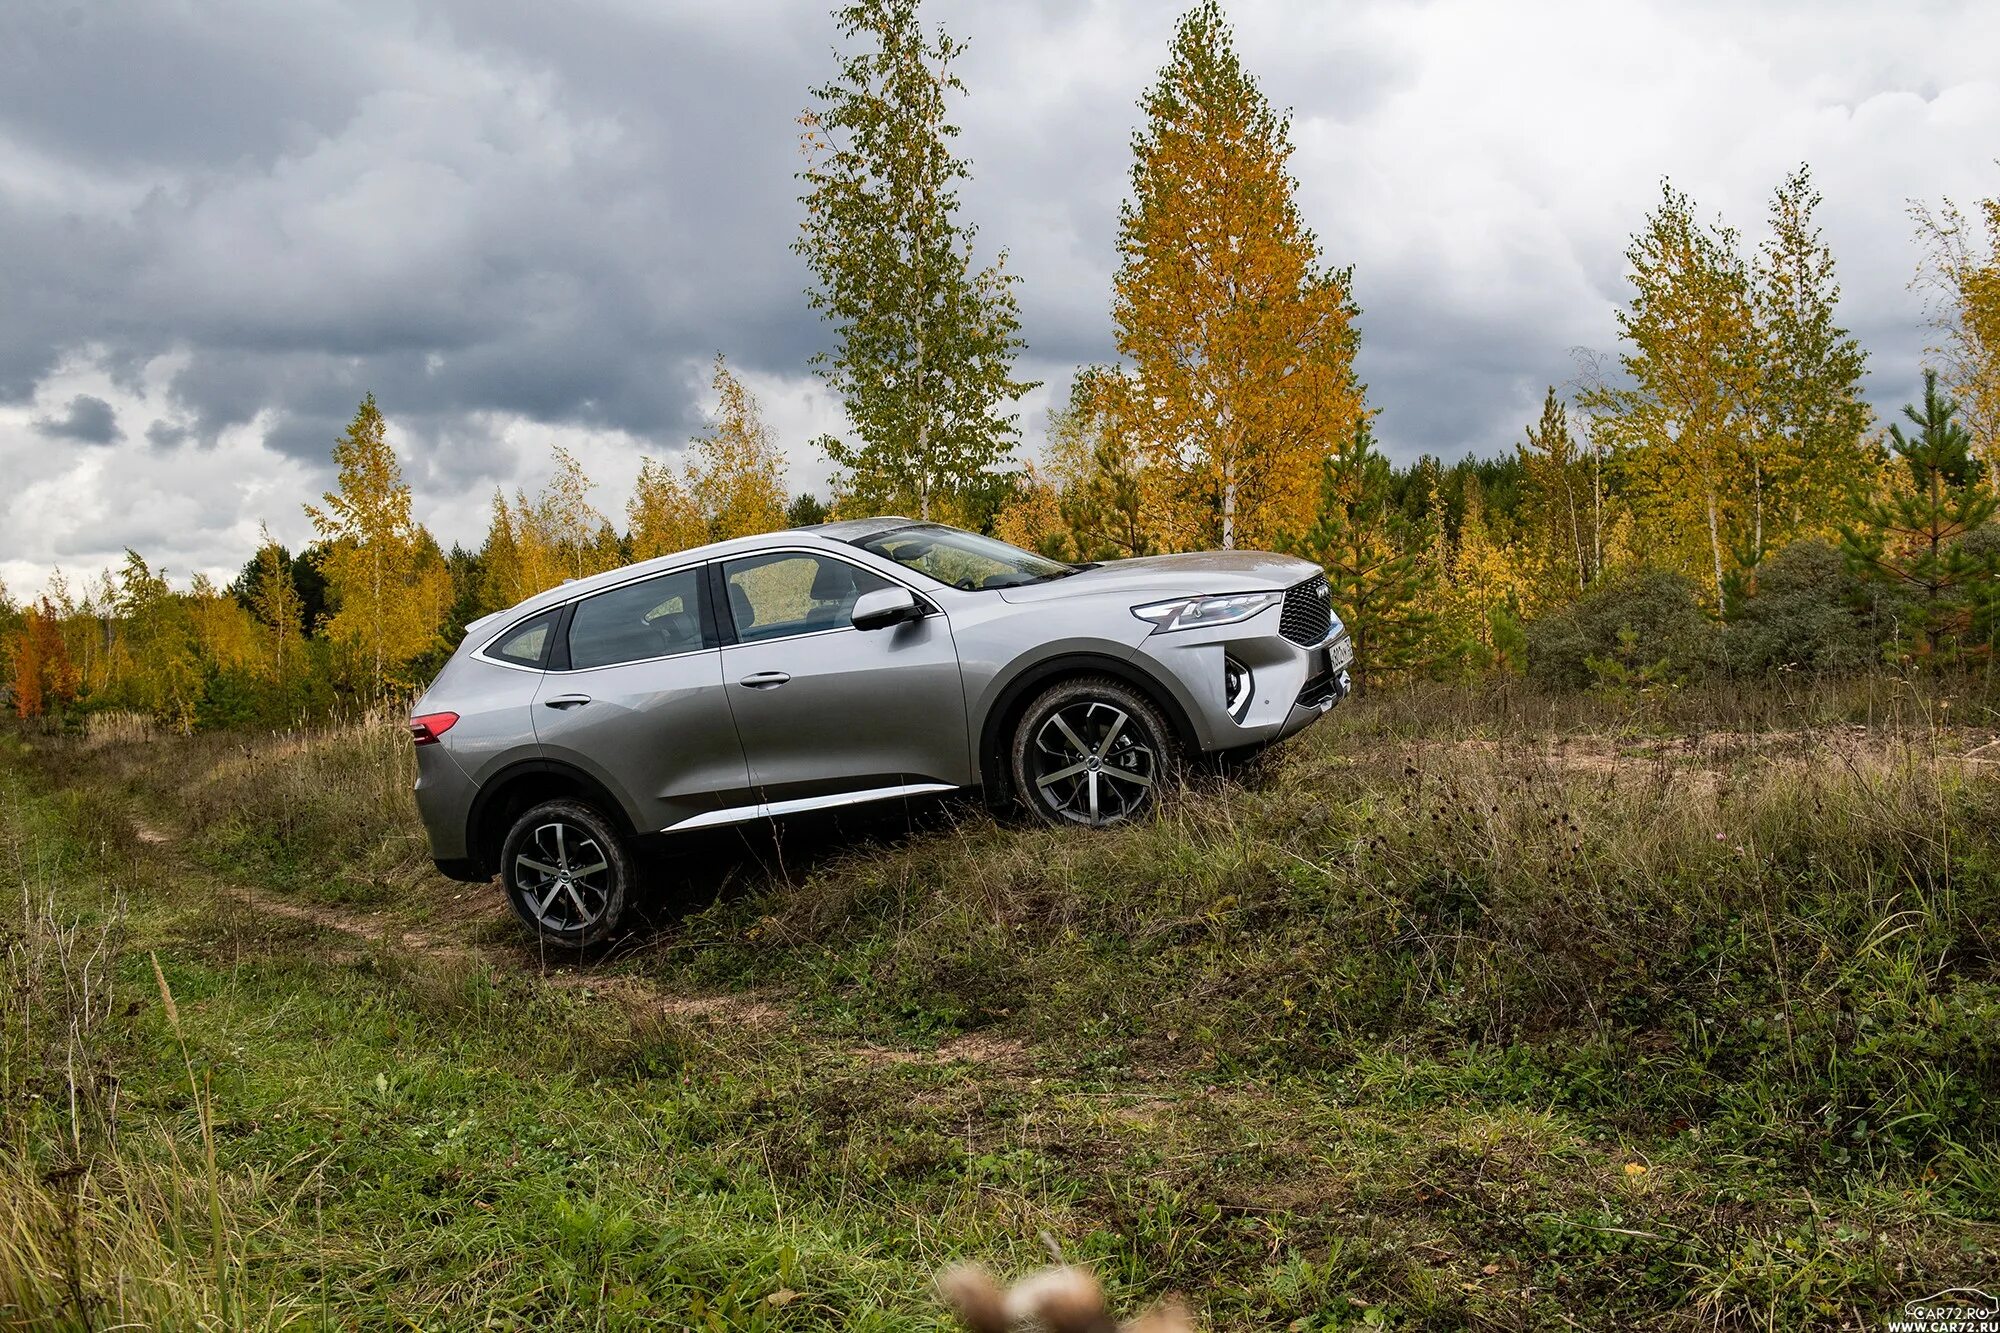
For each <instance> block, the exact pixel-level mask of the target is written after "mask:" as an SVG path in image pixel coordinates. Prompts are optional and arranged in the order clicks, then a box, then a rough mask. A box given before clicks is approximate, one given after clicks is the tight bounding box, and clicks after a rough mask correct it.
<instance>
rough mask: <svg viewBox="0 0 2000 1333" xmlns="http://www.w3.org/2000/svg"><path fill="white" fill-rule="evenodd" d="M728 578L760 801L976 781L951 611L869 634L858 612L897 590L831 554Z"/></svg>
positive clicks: (771, 562) (764, 558)
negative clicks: (884, 591)
mask: <svg viewBox="0 0 2000 1333" xmlns="http://www.w3.org/2000/svg"><path fill="white" fill-rule="evenodd" d="M716 569H717V571H718V572H717V575H716V577H715V578H714V582H715V583H716V584H717V585H718V586H719V590H720V591H719V602H720V599H726V605H725V604H719V605H718V611H719V612H720V613H721V614H722V616H723V617H726V618H725V619H724V620H723V625H724V628H725V632H726V636H727V637H732V638H733V639H734V640H735V642H733V643H730V644H728V645H726V646H725V647H724V648H723V650H722V673H723V677H724V679H725V681H726V686H725V688H726V689H727V690H728V694H729V703H730V708H731V711H732V712H734V714H735V716H736V726H737V729H738V731H739V732H740V733H741V735H742V737H743V749H744V754H745V757H746V758H747V759H748V761H749V765H750V780H751V782H752V784H753V785H754V786H755V788H756V789H757V794H758V798H759V799H760V800H762V801H764V802H767V803H769V804H770V805H773V806H784V805H786V804H787V803H791V802H801V803H806V804H811V803H814V802H820V801H824V800H826V799H827V798H830V797H835V796H839V795H842V794H853V793H859V792H871V791H872V792H881V791H886V790H889V789H893V788H898V787H906V786H912V785H914V786H926V787H936V786H953V787H959V786H965V785H967V784H968V783H970V782H971V781H972V772H971V764H970V761H969V750H968V746H967V742H966V735H965V691H964V688H963V687H962V686H961V685H960V683H959V674H958V653H957V650H956V649H955V648H954V646H953V644H952V639H951V627H950V625H949V624H948V623H947V622H946V620H945V618H944V615H943V614H942V613H941V612H939V611H937V610H936V609H934V608H933V609H932V610H931V612H930V614H928V615H926V616H925V617H924V618H923V619H921V620H918V621H914V622H910V623H907V624H902V625H894V626H890V627H888V628H886V629H875V630H860V629H856V628H855V627H854V624H853V620H852V616H853V613H854V603H855V600H856V599H857V598H859V597H860V596H861V594H862V593H865V592H870V591H873V590H874V589H877V588H887V587H891V586H893V585H892V584H891V582H890V580H888V579H887V578H885V577H884V576H882V575H880V574H877V573H875V572H874V571H872V570H869V569H865V568H863V567H861V566H860V565H857V564H854V563H852V562H850V561H846V560H843V559H841V558H839V557H837V556H834V555H830V554H827V553H824V552H820V551H807V550H792V551H773V552H766V553H763V554H760V555H753V556H742V557H739V558H737V559H734V560H724V561H718V562H716ZM919 601H922V598H921V597H919ZM731 630H733V634H732V633H728V631H731Z"/></svg>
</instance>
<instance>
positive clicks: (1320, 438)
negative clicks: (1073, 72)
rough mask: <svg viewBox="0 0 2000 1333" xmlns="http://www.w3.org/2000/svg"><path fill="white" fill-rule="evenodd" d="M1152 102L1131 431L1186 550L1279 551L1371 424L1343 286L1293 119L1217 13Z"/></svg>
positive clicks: (1120, 288) (1137, 159) (1211, 12)
mask: <svg viewBox="0 0 2000 1333" xmlns="http://www.w3.org/2000/svg"><path fill="white" fill-rule="evenodd" d="M1140 105H1141V108H1142V110H1143V111H1144V113H1145V123H1144V125H1143V126H1142V128H1141V129H1140V130H1139V132H1138V133H1137V134H1136V135H1135V136H1134V138H1133V141H1132V149H1133V156H1134V162H1133V167H1132V198H1131V199H1130V200H1128V201H1127V202H1126V203H1125V205H1124V206H1123V208H1122V209H1121V210H1120V215H1119V239H1118V249H1119V254H1120V258H1121V263H1120V267H1119V270H1118V275H1117V278H1116V286H1115V298H1114V306H1113V318H1114V320H1115V321H1116V324H1117V337H1118V351H1119V354H1120V355H1121V356H1123V357H1124V358H1126V360H1127V361H1128V362H1129V365H1130V378H1131V385H1130V392H1131V394H1132V397H1133V400H1134V402H1135V403H1136V404H1137V405H1138V407H1139V409H1140V410H1139V411H1137V412H1136V413H1135V414H1134V415H1133V417H1132V422H1133V424H1134V426H1135V427H1136V428H1138V430H1139V431H1140V432H1141V433H1140V435H1139V437H1138V438H1139V440H1140V443H1141V449H1142V452H1143V456H1144V457H1145V459H1146V463H1147V468H1148V471H1149V472H1150V473H1151V474H1153V475H1152V477H1151V478H1150V480H1151V482H1152V483H1153V485H1154V487H1155V494H1156V496H1157V497H1158V499H1159V502H1160V508H1161V511H1162V518H1163V519H1164V520H1165V521H1166V524H1167V526H1168V528H1169V529H1170V531H1169V532H1168V533H1167V534H1166V535H1167V536H1168V538H1169V540H1170V541H1171V542H1172V543H1173V544H1174V545H1177V546H1183V547H1185V546H1212V545H1217V544H1219V545H1222V546H1224V547H1231V546H1237V545H1246V544H1247V545H1259V544H1262V545H1271V544H1273V543H1275V542H1276V541H1277V540H1278V538H1279V536H1280V535H1281V534H1285V533H1288V532H1290V533H1296V532H1298V531H1301V530H1302V529H1304V528H1305V527H1307V526H1308V525H1309V524H1310V523H1311V522H1312V520H1313V512H1314V504H1315V500H1316V496H1315V494H1314V483H1315V480H1316V479H1317V477H1318V475H1319V463H1320V460H1321V459H1323V458H1324V457H1326V456H1327V455H1328V454H1329V453H1330V452H1331V451H1332V450H1333V449H1334V448H1335V447H1336V446H1337V445H1338V444H1339V442H1340V441H1341V440H1343V439H1345V438H1346V437H1347V436H1348V434H1349V433H1350V432H1351V431H1352V430H1353V428H1354V424H1355V422H1356V421H1358V420H1359V419H1360V414H1361V392H1360V386H1359V385H1358V384H1357V383H1356V381H1355V379H1354V374H1353V361H1354V351H1355V345H1356V341H1357V338H1356V332H1355V326H1354V319H1355V315H1356V311H1355V307H1354V305H1353V302H1352V301H1351V299H1350V297H1349V292H1348V274H1347V273H1346V272H1345V271H1342V270H1332V269H1328V268H1326V267H1324V266H1323V265H1322V263H1321V261H1320V256H1319V246H1318V243H1317V242H1316V241H1315V240H1314V238H1313V235H1312V233H1311V232H1310V231H1309V230H1307V228H1306V226H1305V224H1304V222H1303V221H1302V220H1301V219H1300V217H1299V211H1298V206H1297V203H1296V201H1295V199H1294V193H1295V191H1296V188H1297V183H1296V182H1295V181H1294V180H1293V179H1292V177H1291V174H1290V160H1291V154H1292V144H1291V137H1290V122H1289V118H1287V117H1284V116H1280V115H1279V114H1278V113H1276V112H1275V111H1273V110H1272V108H1271V105H1270V103H1269V102H1268V101H1267V100H1266V99H1265V97H1264V94H1263V92H1262V91H1261V90H1260V89H1259V88H1258V86H1257V83H1256V81H1255V80H1254V79H1253V78H1252V77H1251V76H1250V75H1249V74H1248V73H1247V72H1246V71H1245V70H1244V68H1243V66H1242V63H1241V61H1240V60H1239V59H1238V58H1237V54H1236V50H1235V46H1234V43H1233V39H1232V36H1231V33H1230V30H1229V26H1228V24H1227V23H1226V22H1225V21H1224V19H1223V16H1222V10H1221V7H1220V5H1219V4H1217V3H1216V2H1215V0H1202V2H1201V3H1199V4H1197V5H1196V6H1195V7H1194V8H1193V9H1191V10H1189V11H1188V12H1187V13H1186V14H1185V15H1184V16H1183V17H1182V19H1181V21H1180V26H1179V28H1178V29H1177V31H1176V32H1175V34H1174V41H1173V46H1172V50H1171V53H1170V54H1169V57H1168V60H1167V63H1166V66H1165V67H1164V68H1163V69H1162V70H1161V71H1160V76H1159V79H1158V81H1157V82H1156V83H1155V84H1154V86H1153V87H1152V88H1151V89H1150V90H1149V91H1148V92H1147V93H1146V95H1145V97H1144V99H1143V100H1142V102H1141V104H1140Z"/></svg>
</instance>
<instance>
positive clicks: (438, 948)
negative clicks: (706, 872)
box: [127, 814, 1027, 1070]
mask: <svg viewBox="0 0 2000 1333" xmlns="http://www.w3.org/2000/svg"><path fill="white" fill-rule="evenodd" d="M127 820H128V823H129V824H130V826H131V829H132V835H133V837H134V838H135V839H136V840H137V841H138V842H139V843H140V845H141V846H142V847H144V848H145V849H146V851H147V852H148V854H150V855H152V856H154V857H157V858H158V859H160V860H161V861H164V862H167V863H168V864H170V865H171V866H172V868H173V870H174V872H175V874H176V876H177V877H178V878H179V879H180V880H181V881H182V882H188V881H197V882H200V883H202V884H205V885H207V886H208V887H209V888H210V889H211V890H212V891H213V892H214V894H215V895H216V897H217V898H218V899H219V900H221V901H222V902H224V903H227V904H229V905H231V906H232V907H235V908H240V909H245V910H247V911H249V912H251V913H255V914H257V915H258V916H261V917H266V918H269V917H275V918H279V919H281V920H286V921H297V922H301V923H303V924H305V925H309V926H311V927H313V928H315V929H317V930H322V931H326V932H328V933H330V934H334V935H340V936H345V937H346V938H348V939H350V940H353V941H355V942H357V943H358V944H361V945H365V946H367V948H369V949H376V950H389V951H393V952H398V953H402V954H405V955H413V956H417V957H424V958H435V959H442V958H476V959H479V960H481V961H483V962H485V963H487V964H488V965H489V966H491V967H492V968H493V969H494V970H495V971H496V972H506V973H512V974H515V975H524V976H529V977H532V978H534V979H535V981H536V982H538V983H539V984H542V985H546V986H551V987H554V988H557V989H561V990H565V991H580V992H582V993H583V994H585V995H586V996H588V997H591V998H596V999H603V1000H605V1001H608V1002H610V1003H613V1004H616V1005H618V1006H619V1007H621V1008H623V1009H625V1010H626V1011H628V1012H630V1013H632V1014H634V1015H641V1014H645V1015H654V1016H661V1017H667V1018H674V1019H682V1020H692V1021H696V1022H701V1023H708V1024H715V1025H731V1026H737V1027H743V1028H751V1029H765V1030H771V1029H776V1028H780V1027H784V1026H787V1025H788V1023H789V1021H790V1017H791V1015H790V1010H789V1009H788V1007H787V1006H786V1005H785V1004H784V1003H783V1001H782V998H781V997H778V996H775V995H770V994H762V993H757V992H750V993H739V992H734V991H716V992H707V993H695V994H689V993H685V992H678V991H673V990H670V989H668V988H666V987H664V986H661V985H659V984H658V983H656V982H653V981H651V980H649V979H647V978H645V977H641V976H635V975H633V974H631V973H629V972H612V971H605V970H599V969H598V968H597V967H595V966H593V965H592V964H591V963H590V962H589V961H588V960H584V961H580V962H561V961H557V960H553V959H550V958H547V957H545V956H544V957H537V955H536V953H535V951H534V950H533V948H532V946H531V945H525V946H523V947H505V946H495V945H491V944H483V943H481V942H480V941H478V940H476V939H475V938H473V937H472V936H473V932H474V931H476V930H478V929H479V928H481V927H483V926H485V925H487V924H489V923H491V922H494V921H498V920H506V921H508V922H510V923H511V921H512V916H511V914H510V913H509V912H508V910H507V907H506V903H505V900H504V899H503V898H502V897H501V894H500V891H499V890H498V889H497V888H492V887H483V888H482V887H481V886H477V885H461V886H455V888H454V889H453V890H452V892H453V897H452V904H453V906H452V907H451V908H447V909H446V910H445V912H444V913H443V914H442V919H441V920H439V921H438V922H436V923H435V925H430V926H427V927H425V928H416V929H412V928H409V927H406V926H405V925H403V924H402V923H401V922H399V921H397V920H396V919H395V918H394V917H393V916H390V915H387V914H385V913H382V912H370V911H361V910H356V909H352V908H343V907H339V906H336V905H333V904H328V903H313V902H301V901H299V900H298V899H296V898H293V897H290V896H288V895H286V894H282V893H279V892H277V891H275V890H272V889H268V888H264V887H262V886H259V885H255V884H248V883H243V882H239V881H227V880H222V879H219V878H217V877H216V876H215V875H214V874H213V873H212V872H209V871H207V870H206V869H204V868H203V867H200V866H198V865H196V864H194V863H193V862H191V861H190V859H189V858H188V857H187V856H186V854H185V853H184V852H183V851H182V850H181V849H180V848H179V846H178V845H177V840H176V838H175V837H174V835H173V834H171V833H169V832H167V831H165V830H163V829H161V828H159V827H158V826H156V825H153V824H150V823H148V822H146V821H145V820H144V819H142V818H140V817H138V816H137V815H134V814H128V815H127ZM440 887H442V886H440ZM461 904H462V906H461ZM352 957H353V958H359V957H360V952H359V951H356V952H355V953H354V954H353V955H352ZM792 1026H793V1028H794V1032H795V1033H796V1034H797V1035H798V1036H799V1037H800V1038H801V1039H802V1040H811V1039H812V1036H811V1034H809V1033H807V1032H805V1031H803V1030H802V1029H798V1028H797V1027H796V1025H792ZM822 1040H824V1038H822ZM838 1045H839V1046H840V1047H841V1049H843V1050H844V1051H845V1053H846V1054H849V1055H852V1056H855V1057H857V1058H860V1059H862V1060H865V1061H868V1062H870V1063H897V1064H901V1063H928V1064H945V1063H968V1064H975V1065H993V1066H996V1067H1001V1068H1005V1069H1008V1070H1013V1069H1015V1068H1018V1067H1021V1066H1024V1065H1025V1064H1026V1062H1027V1061H1026V1051H1025V1048H1023V1047H1022V1046H1021V1045H1020V1044H1019V1043H1018V1042H1015V1041H1013V1040H1011V1039H1005V1038H994V1037H965V1038H960V1039H958V1040H956V1041H953V1042H948V1043H946V1044H945V1045H944V1046H943V1047H940V1048H939V1049H938V1050H936V1051H921V1050H905V1049H895V1048H888V1047H882V1046H877V1045H875V1044H872V1043H863V1044H860V1045H849V1044H846V1043H838Z"/></svg>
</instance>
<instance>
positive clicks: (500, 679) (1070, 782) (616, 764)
mask: <svg viewBox="0 0 2000 1333" xmlns="http://www.w3.org/2000/svg"><path fill="white" fill-rule="evenodd" d="M1351 658H1352V653H1351V652H1350V650H1349V646H1348V640H1347V633H1346V631H1345V630H1344V629H1343V628H1342V626H1341V623H1340V620H1339V618H1338V617H1336V616H1335V615H1334V613H1333V609H1332V607H1331V606H1330V605H1329V602H1328V594H1327V584H1326V579H1325V577H1324V576H1323V575H1322V574H1321V572H1320V570H1319V568H1318V567H1317V566H1315V565H1313V564H1311V563H1309V562H1307V561H1304V560H1295V559H1292V558H1290V557H1288V556H1278V555H1267V554H1264V553H1261V552H1256V551H1211V552H1205V553H1198V554H1188V555H1163V556H1149V557H1145V558H1142V559H1135V560H1115V561H1111V562H1109V563H1105V564H1094V565H1091V564H1086V565H1066V564H1062V563H1059V562H1057V561H1054V560H1048V559H1044V558H1043V557H1041V556H1038V555H1032V554H1030V553H1029V552H1026V551H1023V550H1020V549H1018V548H1016V547H1013V546H1009V545H1007V544H1006V543H1005V542H999V541H995V540H993V539H991V538H988V537H981V536H976V535H974V534H972V533H969V532H961V531H959V530H958V529H956V528H949V527H944V526H942V525H940V524H936V523H918V522H913V521H911V520H909V519H905V518H871V519H857V520H853V521H851V522H841V523H827V524H822V525H820V526H818V527H811V528H799V529H795V530H793V531H790V532H775V533H769V534H766V535H764V536H761V537H745V538H740V539H737V540H735V541H727V542H718V543H716V544H715V545H712V546H704V547H701V548H699V549H697V550H692V551H684V552H682V553H680V554H678V555H671V556H665V557H662V558H660V559H658V560H649V561H646V562H644V563H641V564H636V565H632V566H629V567H627V568H625V569H619V570H613V571H611V572H609V573H605V574H596V575H592V576H591V577H589V578H584V579H577V580H575V581H573V582H569V583H565V584H563V585H562V586H561V587H559V588H552V589H550V590H549V591H547V592H544V593H540V594H538V595H537V596H534V597H531V598H529V599H528V600H527V601H525V602H522V603H521V604H520V605H519V606H516V607H514V608H512V609H511V610H507V611H503V612H500V613H499V614H497V615H492V616H488V617H486V618H485V619H483V620H480V621H477V622H475V623H474V624H472V625H470V626H468V627H467V629H466V635H465V640H464V642H463V643H461V644H460V645H459V648H458V651H457V652H456V653H454V654H453V655H452V658H451V661H450V662H448V663H447V664H446V665H445V668H444V670H443V671H442V672H441V673H440V674H439V675H438V678H437V679H436V680H435V681H434V682H432V684H431V687H430V689H429V690H427V691H426V692H425V694H424V696H423V698H422V699H420V700H419V701H418V702H417V705H416V710H415V716H414V717H413V718H412V719H411V722H410V730H411V732H412V733H413V734H414V735H415V737H416V742H417V746H418V751H417V754H418V766H417V767H418V776H417V806H418V809H419V810H420V811H421V812H422V815H423V820H424V825H425V827H426V829H427V830H428V831H429V834H430V842H431V852H432V855H433V856H434V857H435V858H436V860H437V864H438V867H439V869H441V870H442V871H444V872H445V873H446V874H448V875H451V876H453V877H455V878H460V879H466V880H471V881H484V880H486V879H489V878H491V877H492V876H493V875H494V874H496V873H497V874H499V876H500V877H501V880H502V881H503V882H504V883H505V885H506V888H507V895H508V898H509V899H510V900H511V901H512V903H513V905H514V910H515V911H516V912H518V913H519V914H520V916H521V919H522V920H523V921H525V922H527V923H528V924H529V925H530V926H532V927H533V928H535V929H536V930H538V931H540V932H541V933H542V935H543V936H544V937H545V938H547V939H549V940H551V941H559V942H562V943H566V944H574V945H587V944H591V943H595V942H597V941H599V940H601V939H603V938H605V937H606V936H608V935H610V934H611V933H612V932H613V931H615V930H616V929H617V926H618V922H619V919H620V917H621V916H622V915H623V913H624V911H625V909H626V906H627V904H628V902H629V901H630V899H631V897H632V895H633V891H634V888H635V884H636V879H637V864H638V863H637V857H636V850H637V848H636V845H635V844H636V840H637V839H640V838H642V837H645V836H648V835H652V834H662V833H676V832H680V831H683V830H687V829H699V828H711V827H714V826H717V825H722V824H735V823H741V822H744V821H746V820H754V819H766V818H772V817H775V816H778V815H786V814H792V813H795V812H798V811H803V810H820V809H825V808H827V807H830V806H840V805H849V804H854V803H857V802H862V801H880V800H886V799H890V798H895V797H906V796H913V795H917V794H920V793H926V792H942V791H948V790H950V789H952V788H958V787H979V788H983V789H984V791H985V793H986V794H987V796H988V798H989V799H991V800H994V801H995V802H996V803H997V802H998V801H1000V800H1005V799H1007V798H1010V797H1011V798H1013V799H1015V800H1018V801H1019V802H1020V803H1021V804H1023V805H1025V806H1026V807H1027V808H1028V809H1029V810H1031V811H1033V812H1034V814H1035V815H1037V816H1039V817H1040V818H1041V819H1044V820H1046V821H1048V822H1050V823H1053V824H1065V823H1068V824H1084V825H1091V826H1103V825H1109V824H1116V823H1119V822H1121V821H1124V820H1128V819H1131V818H1133V817H1135V816H1137V815H1139V814H1141V813H1143V812H1144V811H1146V810H1147V809H1149V808H1150V807H1151V806H1152V804H1153V802H1154V801H1155V800H1157V799H1158V795H1159V792H1160V787H1161V784H1162V781H1163V780H1164V779H1165V778H1166V777H1167V776H1168V775H1169V774H1170V773H1171V772H1172V771H1173V768H1174V765H1175V763H1176V761H1177V760H1178V759H1180V758H1182V757H1187V756H1194V755H1198V754H1218V753H1227V752H1232V751H1244V750H1250V749H1254V748H1256V747H1259V746H1263V745H1268V744H1270V743H1271V742H1272V741H1275V740H1278V739H1280V738H1282V737H1285V736H1289V735H1291V734H1292V733H1293V732H1295V731H1298V730H1299V729H1300V728H1302V727H1304V726H1306V725H1307V724H1309V723H1311V722H1313V721H1315V720H1317V719H1318V718H1319V717H1320V716H1322V715H1323V714H1324V713H1325V712H1326V711H1327V710H1328V709H1330V708H1332V707H1333V706H1334V704H1336V703H1337V702H1339V701H1340V699H1341V698H1342V697H1343V696H1344V695H1345V694H1346V693H1347V687H1348V679H1347V666H1348V664H1349V662H1350V660H1351Z"/></svg>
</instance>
